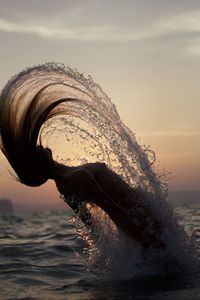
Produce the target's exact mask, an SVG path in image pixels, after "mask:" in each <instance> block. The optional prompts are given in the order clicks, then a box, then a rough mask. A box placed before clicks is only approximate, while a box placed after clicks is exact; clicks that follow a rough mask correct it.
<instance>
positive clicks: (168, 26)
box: [0, 11, 200, 52]
mask: <svg viewBox="0 0 200 300" xmlns="http://www.w3.org/2000/svg"><path fill="white" fill-rule="evenodd" d="M73 19H75V20H77V18H73ZM30 20H31V19H29V20H27V19H26V18H22V16H20V19H19V18H17V16H15V18H14V20H13V19H12V18H9V17H2V18H0V31H3V32H8V33H9V32H10V33H24V34H35V35H37V36H40V37H45V38H51V39H60V40H70V39H71V40H85V41H116V42H120V41H121V42H125V41H127V42H128V41H139V40H145V39H151V38H159V37H163V36H168V37H169V36H173V35H177V34H179V35H182V36H183V35H184V34H187V35H188V34H199V33H200V11H192V12H187V13H184V14H180V15H175V16H171V17H168V18H166V17H163V19H162V20H157V21H154V22H152V23H151V24H148V25H147V24H146V25H141V24H140V25H138V24H137V26H134V21H133V22H132V23H131V22H130V20H129V22H128V25H127V24H126V25H125V24H123V23H122V22H117V20H113V22H111V21H112V20H111V21H110V22H106V21H105V20H102V22H100V20H98V18H97V20H95V22H94V21H93V20H94V18H93V20H91V22H90V23H88V22H86V21H85V20H86V16H85V15H84V16H82V19H81V15H79V16H78V20H79V22H78V23H76V22H75V23H73V22H71V21H72V20H71V21H70V18H69V19H68V18H64V19H63V18H61V20H60V19H59V16H58V17H57V21H56V19H55V18H54V21H53V20H52V18H48V17H47V16H46V17H45V18H42V17H41V16H40V18H38V19H37V17H35V18H34V21H32V22H31V21H30ZM191 52H192V51H191ZM193 52H195V50H193Z"/></svg>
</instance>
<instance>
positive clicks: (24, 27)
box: [0, 0, 200, 205]
mask: <svg viewBox="0 0 200 300" xmlns="http://www.w3.org/2000/svg"><path fill="white" fill-rule="evenodd" d="M47 61H55V62H61V63H64V64H65V65H70V66H71V67H73V68H77V69H78V70H79V71H80V72H81V73H85V74H91V75H92V77H93V79H94V80H95V82H97V83H99V84H100V85H101V87H102V88H103V90H104V91H105V92H106V93H107V94H108V95H109V97H110V98H111V99H112V102H114V103H115V104H116V106H117V110H118V112H119V114H120V116H121V118H122V120H123V122H124V123H125V124H126V125H128V127H129V128H130V129H131V130H132V131H133V132H135V133H136V137H137V138H138V140H139V143H141V144H146V145H151V149H153V150H154V151H155V152H156V155H157V161H158V165H159V168H160V169H161V170H162V169H166V170H168V171H169V172H171V173H172V174H171V175H170V178H169V188H170V190H180V189H183V190H198V189H200V187H199V182H200V120H199V114H200V83H199V81H200V1H199V0H198V1H195V0H190V1H188V0H174V1H166V0H123V1H122V0H109V1H108V0H101V1H100V0H91V1H88V0H84V1H83V0H71V1H68V0H63V1H62V0H57V1H52V0H43V1H38V0H18V1H13V0H12V1H10V0H7V1H4V0H0V88H2V87H3V86H4V85H5V84H6V82H7V81H8V80H9V79H10V77H11V76H12V75H14V74H16V73H18V72H20V71H21V70H22V69H24V68H26V67H30V66H33V65H37V64H42V63H45V62H47ZM0 168H1V169H0V198H2V197H9V198H12V199H13V201H16V202H20V201H27V202H28V203H33V201H35V202H37V203H51V205H54V203H55V205H56V204H57V203H59V201H60V200H59V195H58V193H57V192H56V189H55V187H54V186H53V184H51V183H48V184H46V185H45V186H44V187H41V188H38V189H32V188H27V187H23V186H22V185H20V184H19V183H18V182H15V180H14V179H13V178H12V176H11V174H10V173H9V171H8V170H11V169H9V166H8V164H7V162H6V160H5V159H4V158H3V155H2V154H0ZM7 169H8V170H7Z"/></svg>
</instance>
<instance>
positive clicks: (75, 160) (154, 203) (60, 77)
mask: <svg viewBox="0 0 200 300" xmlns="http://www.w3.org/2000/svg"><path fill="white" fill-rule="evenodd" d="M47 85H49V86H48V88H47V89H46V90H45V91H44V92H43V94H42V95H41V98H40V105H41V107H42V106H43V105H45V103H47V102H48V103H53V102H55V100H57V99H63V98H66V97H67V98H70V99H75V100H76V101H70V102H65V103H62V104H60V105H59V106H58V107H57V108H56V111H55V118H52V119H51V120H49V121H47V122H46V123H45V124H44V125H43V127H42V132H41V139H42V140H46V141H49V142H48V143H51V141H53V142H52V145H50V147H51V148H53V149H54V155H55V152H56V151H58V153H59V151H60V149H59V148H63V147H65V148H66V156H65V158H64V160H65V163H66V164H67V165H71V166H75V165H81V164H83V163H87V162H97V161H98V162H106V164H107V165H109V166H110V168H111V169H112V170H114V171H115V172H116V173H117V174H119V175H120V176H121V177H122V178H123V179H124V180H125V181H126V182H127V183H128V184H129V185H130V186H131V187H132V188H134V189H137V190H139V191H140V193H141V195H142V197H141V203H140V205H139V207H138V209H136V210H134V211H129V213H132V214H133V216H134V218H135V219H137V217H138V222H141V219H142V211H140V208H141V207H142V206H148V207H151V211H153V214H154V216H155V217H156V218H157V220H159V221H160V223H161V224H162V226H163V228H164V230H163V232H162V237H160V238H161V239H162V240H163V241H164V242H165V244H166V245H167V247H166V248H165V249H155V248H151V247H149V248H148V249H146V250H143V249H141V246H140V245H138V244H137V243H136V242H135V241H134V240H131V239H130V238H129V237H127V236H126V235H125V234H124V233H123V232H121V230H120V228H117V227H116V225H115V224H114V223H113V222H112V221H111V220H110V218H109V217H108V215H106V213H105V212H104V211H103V210H101V209H100V208H99V207H97V206H95V205H91V204H89V203H88V204H86V206H87V207H86V208H87V211H89V212H90V216H92V219H93V222H92V226H91V227H90V228H88V226H87V227H85V226H84V224H81V225H80V224H78V223H77V220H76V227H77V230H78V233H79V235H80V236H81V238H82V239H83V240H85V241H86V243H87V255H88V263H89V266H90V268H92V269H93V270H94V271H95V272H96V273H98V274H103V276H104V277H105V276H107V277H110V278H117V279H123V278H129V277H132V276H134V275H138V274H144V273H151V274H152V272H154V273H157V272H159V273H162V272H172V271H174V270H176V271H182V270H183V268H184V269H186V268H189V267H190V266H191V265H194V255H193V247H192V245H191V241H190V238H189V237H188V236H187V234H186V233H185V232H184V230H183V229H182V227H181V226H180V225H178V223H177V220H176V218H175V216H174V214H173V212H172V210H171V209H170V207H169V206H168V204H167V201H166V197H167V186H166V184H165V182H164V181H163V180H161V177H160V175H158V174H157V173H156V171H155V168H154V162H155V154H154V152H153V151H151V150H150V149H149V148H144V147H141V146H140V145H139V144H138V142H137V140H136V137H135V135H134V134H133V133H132V132H131V130H130V129H128V128H127V127H126V126H125V125H124V124H123V122H122V121H121V119H120V117H119V115H118V113H117V110H116V108H115V105H114V104H113V103H112V102H111V100H110V99H109V98H108V96H107V95H106V94H105V93H104V92H103V90H102V89H101V88H100V86H99V85H97V84H96V83H95V82H94V81H93V80H92V78H91V77H90V76H89V77H87V78H86V77H85V76H84V75H83V74H80V73H79V72H78V71H77V70H73V69H71V68H69V67H65V66H64V65H60V64H55V63H47V64H45V65H41V66H36V67H33V68H29V69H27V70H25V71H23V72H21V73H19V74H18V75H16V76H14V77H13V78H12V79H11V80H10V81H9V82H8V84H7V85H6V87H5V88H4V90H3V91H2V96H1V98H2V99H3V98H6V99H7V98H8V97H10V98H12V100H13V99H14V101H15V99H16V103H15V106H16V108H17V109H16V113H17V114H19V116H18V117H19V118H20V114H22V113H23V110H24V109H25V107H26V105H28V103H29V101H30V99H31V97H32V96H33V95H35V93H36V92H38V90H39V89H41V88H42V87H44V86H47ZM19 99H21V103H19ZM17 101H18V102H17ZM1 104H2V103H1ZM19 107H20V109H19ZM0 113H1V107H0ZM16 126H17V124H16ZM58 135H61V136H62V143H61V144H58V145H59V146H58V149H56V147H55V141H54V140H53V138H52V136H54V137H56V136H58ZM50 140H51V141H50ZM122 201H123V199H122ZM80 205H81V204H80ZM81 209H85V207H84V208H81V207H79V211H81ZM124 217H126V216H124ZM151 226H152V224H151V220H150V221H149V224H148V230H149V232H150V231H151ZM152 230H153V228H152Z"/></svg>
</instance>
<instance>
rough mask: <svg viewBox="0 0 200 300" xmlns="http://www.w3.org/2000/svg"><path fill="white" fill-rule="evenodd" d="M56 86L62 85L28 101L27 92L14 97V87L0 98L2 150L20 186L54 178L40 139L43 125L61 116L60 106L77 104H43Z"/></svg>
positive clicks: (39, 183)
mask: <svg viewBox="0 0 200 300" xmlns="http://www.w3.org/2000/svg"><path fill="white" fill-rule="evenodd" d="M56 84H61V83H51V84H47V85H45V86H43V87H42V88H40V89H39V91H37V92H36V93H35V95H33V96H32V97H28V100H27V92H25V93H24V92H21V93H14V95H13V93H12V85H11V88H10V89H7V88H5V89H4V90H3V91H2V94H1V96H0V135H1V143H0V147H1V150H2V152H3V153H4V155H5V156H6V158H7V159H8V161H9V163H10V165H11V166H12V168H13V169H14V171H15V172H16V174H17V176H18V178H19V180H20V182H21V183H23V184H25V185H28V186H39V185H41V184H43V183H45V182H46V181H47V180H48V179H49V178H51V172H50V168H49V167H50V166H49V160H48V159H47V156H46V154H47V153H46V152H45V151H43V150H44V149H43V147H42V145H41V140H40V138H39V137H40V130H41V127H42V125H43V124H44V122H45V121H47V120H48V119H50V118H52V117H53V116H55V115H57V114H60V113H61V112H60V111H59V110H58V109H57V110H56V108H57V107H58V105H59V104H61V103H63V102H66V101H69V102H70V101H76V100H75V99H71V98H63V99H54V100H51V101H50V102H49V101H44V97H43V96H44V94H45V93H46V92H47V90H48V89H49V88H50V87H53V86H54V85H56ZM45 97H46V96H45ZM38 139H39V140H40V141H39V144H38Z"/></svg>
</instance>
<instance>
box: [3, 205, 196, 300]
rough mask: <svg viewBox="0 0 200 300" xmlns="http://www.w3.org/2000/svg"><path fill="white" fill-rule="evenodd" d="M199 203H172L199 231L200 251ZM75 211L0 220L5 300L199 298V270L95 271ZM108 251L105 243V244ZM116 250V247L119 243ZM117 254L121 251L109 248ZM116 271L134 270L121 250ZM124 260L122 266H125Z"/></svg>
mask: <svg viewBox="0 0 200 300" xmlns="http://www.w3.org/2000/svg"><path fill="white" fill-rule="evenodd" d="M199 200H200V199H196V200H194V199H193V201H192V202H190V201H177V202H173V206H174V209H175V211H176V214H177V217H178V220H179V223H181V224H182V225H183V226H184V228H185V230H186V231H187V232H191V231H192V230H194V231H195V234H193V235H194V239H195V241H196V243H197V250H198V249H200V248H199V242H200V240H199V237H200V201H199ZM72 217H73V213H72V212H71V211H70V210H67V211H62V212H40V213H29V214H28V213H27V214H17V215H13V216H1V217H0V299H35V300H36V299H72V300H73V299H74V300H75V299H88V300H89V299H159V300H161V299H164V300H165V299H175V300H179V299H181V300H185V299H200V272H199V271H198V269H197V270H195V271H193V272H190V273H186V272H185V273H184V272H182V273H178V274H177V273H176V272H175V273H173V272H171V273H170V274H152V275H151V274H148V275H147V274H145V273H144V274H142V272H141V273H140V274H139V275H138V276H133V278H128V279H127V278H124V279H123V278H120V279H117V278H114V277H113V278H112V277H110V278H106V277H105V276H104V275H103V276H101V271H102V274H104V268H105V263H104V262H102V265H99V266H98V272H95V270H93V269H92V268H90V264H89V262H88V255H89V254H88V251H87V247H88V245H87V241H83V240H82V239H81V238H80V235H79V234H78V233H77V229H75V226H74V223H73V222H72V221H71V218H72ZM104 247H105V248H106V243H104ZM108 247H110V246H109V245H108ZM115 247H116V245H115ZM105 251H107V253H108V252H109V253H110V257H112V256H113V251H116V249H111V248H110V249H105ZM117 259H118V261H116V262H115V263H116V265H115V269H116V270H117V267H118V268H119V269H118V272H119V273H120V271H121V273H122V274H123V272H124V270H120V268H124V267H125V268H126V269H127V270H126V274H127V272H129V271H130V274H131V272H132V270H131V269H132V268H134V266H132V265H131V264H129V265H128V263H127V262H128V257H127V253H124V255H123V251H121V253H120V255H119V256H118V258H117ZM121 262H123V264H122V263H121Z"/></svg>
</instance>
